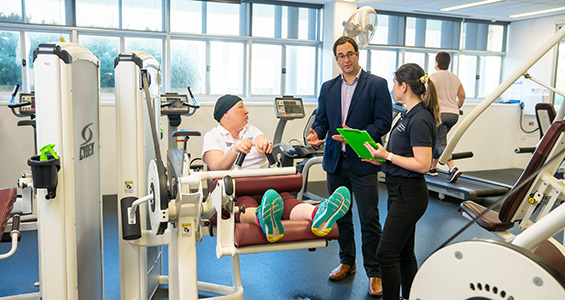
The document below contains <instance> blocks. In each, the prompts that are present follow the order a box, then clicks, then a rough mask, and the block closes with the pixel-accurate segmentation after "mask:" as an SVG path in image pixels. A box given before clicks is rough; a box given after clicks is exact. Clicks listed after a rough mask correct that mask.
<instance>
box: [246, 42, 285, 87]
mask: <svg viewBox="0 0 565 300" xmlns="http://www.w3.org/2000/svg"><path fill="white" fill-rule="evenodd" d="M251 49H252V50H251V54H252V56H251V94H254V95H280V94H281V75H282V74H281V73H282V72H281V66H282V61H281V58H282V46H281V45H265V44H253V47H252V48H251Z"/></svg>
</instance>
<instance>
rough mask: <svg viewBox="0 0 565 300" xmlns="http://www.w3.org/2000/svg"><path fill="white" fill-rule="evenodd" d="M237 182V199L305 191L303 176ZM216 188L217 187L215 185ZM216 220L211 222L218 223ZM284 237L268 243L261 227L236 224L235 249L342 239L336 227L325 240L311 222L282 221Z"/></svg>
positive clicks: (248, 179)
mask: <svg viewBox="0 0 565 300" xmlns="http://www.w3.org/2000/svg"><path fill="white" fill-rule="evenodd" d="M234 181H235V196H236V197H237V196H242V195H255V196H259V197H260V196H262V195H263V194H264V193H265V192H266V191H267V190H268V189H273V190H275V191H277V192H279V193H282V192H290V193H291V192H298V191H300V189H301V188H302V174H291V175H275V176H261V177H238V178H234ZM214 186H215V184H214ZM214 219H215V217H213V218H212V219H211V222H212V224H213V225H214V224H215V221H214ZM282 224H283V227H284V231H285V234H284V237H283V238H282V239H281V240H279V241H278V242H276V243H269V241H268V240H267V238H266V237H265V234H264V233H263V230H262V229H261V227H259V226H257V225H255V224H249V223H235V232H234V244H235V246H236V247H245V246H252V245H261V244H279V243H285V242H297V241H304V240H313V239H322V240H333V239H337V238H338V237H339V230H338V227H337V224H334V226H333V227H332V230H331V232H330V233H329V234H328V235H327V236H324V237H319V236H317V235H315V234H313V233H312V230H311V226H312V222H311V221H309V220H282Z"/></svg>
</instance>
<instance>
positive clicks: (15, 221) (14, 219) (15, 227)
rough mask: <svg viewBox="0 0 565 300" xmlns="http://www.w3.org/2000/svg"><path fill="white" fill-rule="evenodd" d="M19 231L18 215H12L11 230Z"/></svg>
mask: <svg viewBox="0 0 565 300" xmlns="http://www.w3.org/2000/svg"><path fill="white" fill-rule="evenodd" d="M13 230H15V231H20V215H14V216H13V217H12V231H13Z"/></svg>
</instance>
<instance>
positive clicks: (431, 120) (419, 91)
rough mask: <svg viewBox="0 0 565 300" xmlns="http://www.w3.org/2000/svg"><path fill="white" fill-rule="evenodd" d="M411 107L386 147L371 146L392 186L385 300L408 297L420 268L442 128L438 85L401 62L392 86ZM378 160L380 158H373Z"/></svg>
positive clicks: (381, 254)
mask: <svg viewBox="0 0 565 300" xmlns="http://www.w3.org/2000/svg"><path fill="white" fill-rule="evenodd" d="M392 91H393V93H394V95H395V97H396V99H397V100H399V101H402V102H403V103H404V104H405V105H406V108H407V111H406V113H404V114H403V115H402V116H401V118H400V120H398V121H397V122H396V124H394V126H393V127H392V129H391V132H390V136H389V140H388V143H387V145H386V149H385V148H384V147H382V146H381V145H378V146H379V147H378V149H375V148H373V147H371V146H370V145H369V144H365V146H366V147H367V148H368V149H369V151H370V152H371V154H372V156H373V157H374V158H375V159H385V160H386V161H385V162H384V164H383V168H382V170H383V172H384V173H385V174H386V186H387V190H388V204H387V208H388V215H387V218H386V221H385V225H384V227H383V233H382V236H381V241H380V243H379V248H378V250H377V259H378V260H379V262H380V264H381V270H382V282H383V300H389V299H392V300H397V299H398V298H399V296H400V286H401V284H402V297H403V298H405V299H408V296H409V295H410V287H411V286H412V281H413V280H414V276H415V275H416V271H417V270H418V263H417V262H416V256H415V254H414V233H415V230H416V222H417V221H418V220H419V219H420V217H422V215H423V214H424V212H425V211H426V208H427V206H428V188H427V186H426V180H425V179H424V174H426V173H427V172H428V170H429V169H430V165H431V162H432V149H433V147H434V141H435V137H436V126H437V124H439V123H440V114H439V104H438V100H437V91H436V88H435V86H434V83H433V82H432V81H431V80H430V79H429V78H428V75H427V74H426V72H424V70H423V69H422V68H421V67H420V66H419V65H417V64H405V65H403V66H401V67H400V68H399V69H398V70H397V71H396V72H395V77H394V87H393V89H392ZM367 161H370V162H371V163H374V164H381V162H379V161H374V160H367Z"/></svg>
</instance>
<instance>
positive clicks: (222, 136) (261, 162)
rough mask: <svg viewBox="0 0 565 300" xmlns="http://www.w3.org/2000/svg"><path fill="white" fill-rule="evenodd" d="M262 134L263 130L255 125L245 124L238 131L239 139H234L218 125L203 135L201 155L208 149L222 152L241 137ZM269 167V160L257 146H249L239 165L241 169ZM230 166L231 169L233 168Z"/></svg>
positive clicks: (252, 136) (254, 136)
mask: <svg viewBox="0 0 565 300" xmlns="http://www.w3.org/2000/svg"><path fill="white" fill-rule="evenodd" d="M259 135H263V132H261V130H259V129H258V128H257V127H255V126H253V125H250V124H247V125H245V127H244V128H243V129H242V130H241V131H240V132H239V139H234V138H233V137H232V135H231V134H230V133H229V131H227V130H226V129H225V128H224V127H222V125H219V124H218V126H217V127H215V128H213V129H212V130H210V131H208V132H206V134H205V135H204V144H203V145H202V156H204V153H206V152H207V151H210V150H220V151H222V152H223V153H226V152H227V151H230V148H231V147H232V146H233V145H235V144H236V143H237V142H239V141H240V140H241V139H243V138H248V139H249V140H250V141H252V142H253V140H254V139H255V138H256V137H257V136H259ZM267 167H269V162H268V160H267V157H265V154H262V153H259V152H258V151H257V148H255V147H251V151H250V152H249V154H247V156H245V160H244V161H243V165H242V166H241V168H242V169H259V168H267ZM233 168H234V166H232V168H231V169H233Z"/></svg>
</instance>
